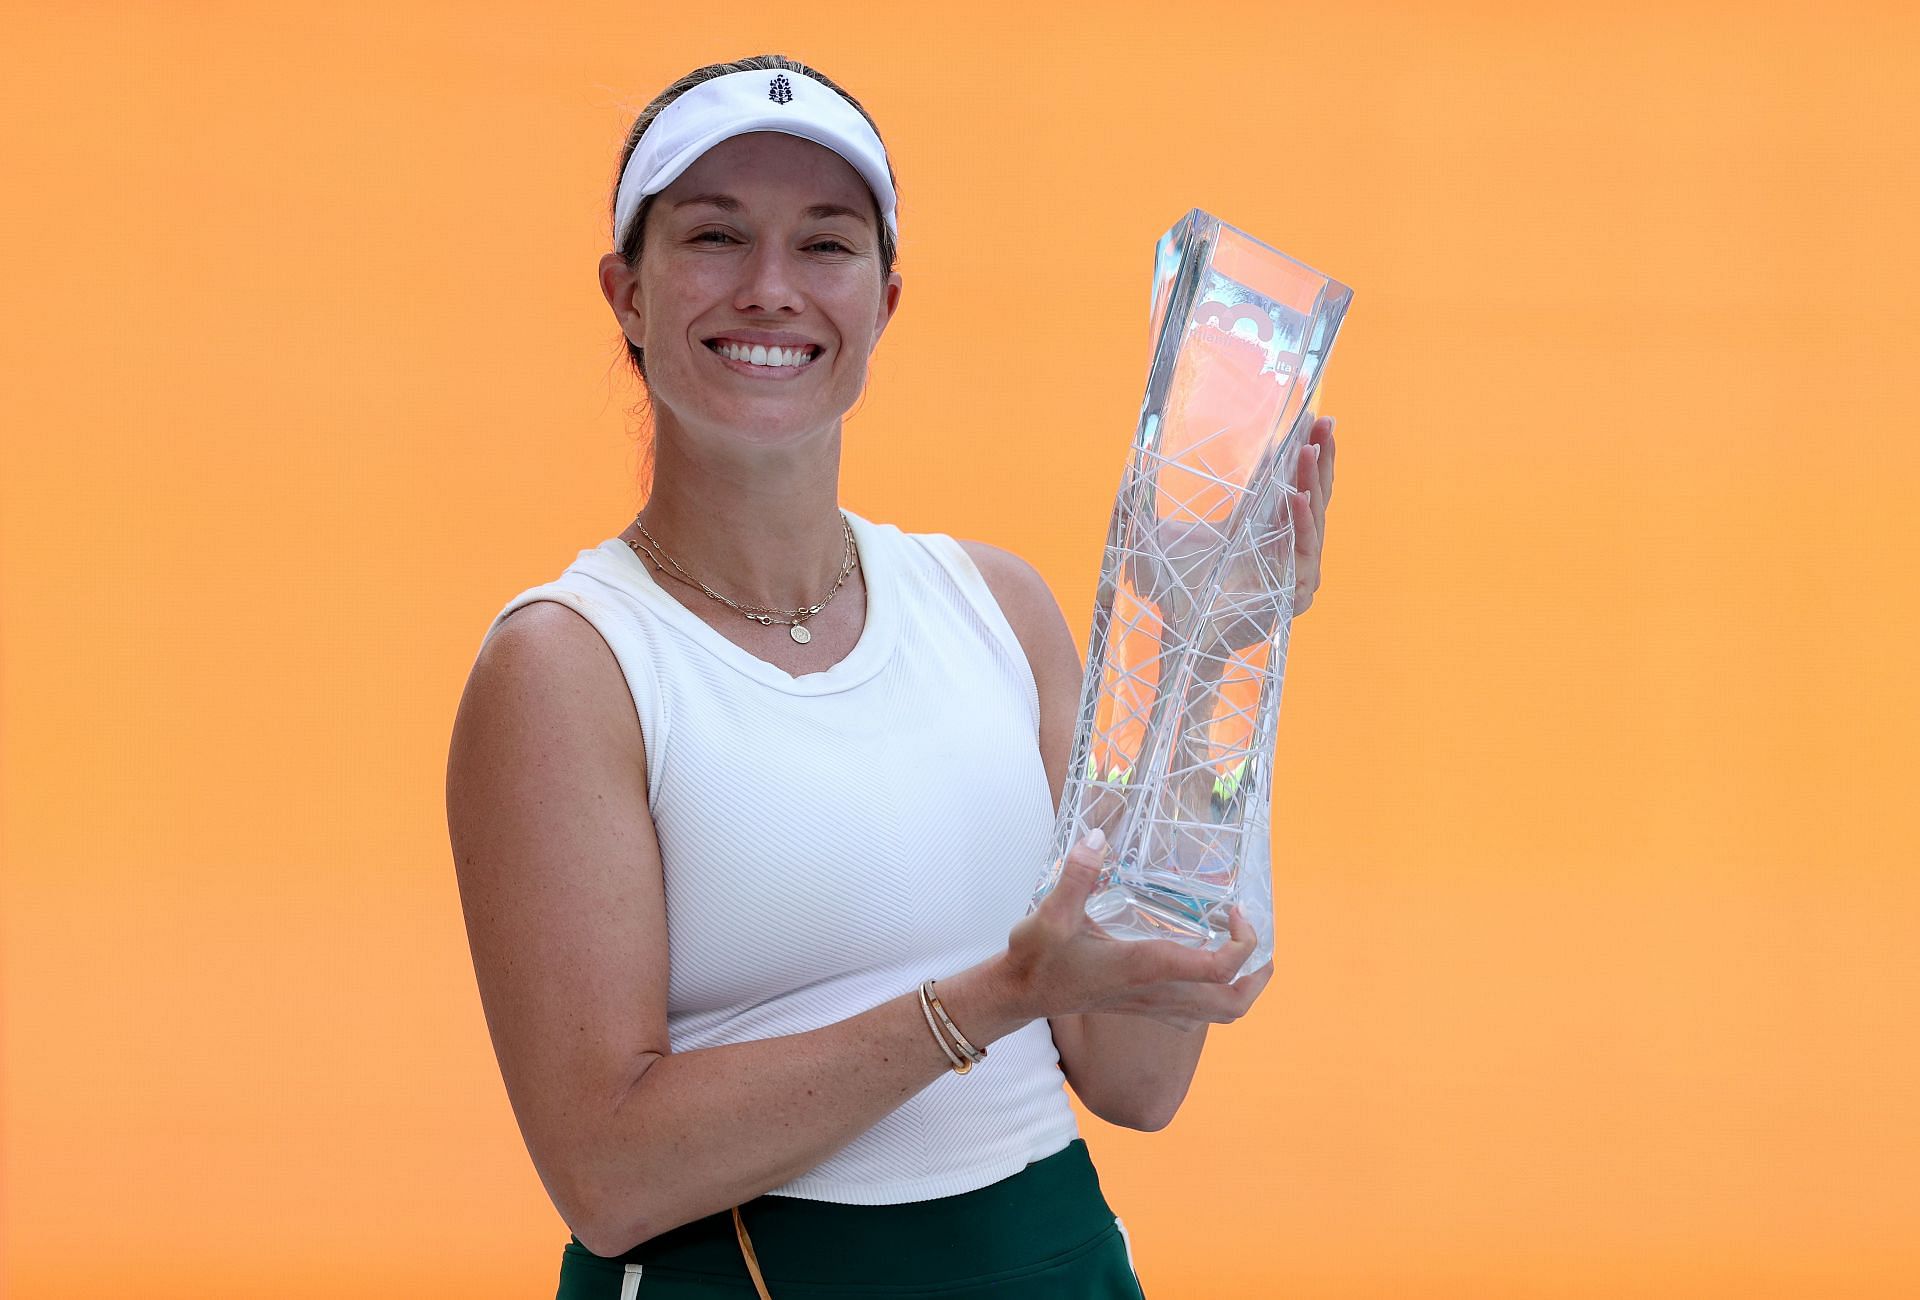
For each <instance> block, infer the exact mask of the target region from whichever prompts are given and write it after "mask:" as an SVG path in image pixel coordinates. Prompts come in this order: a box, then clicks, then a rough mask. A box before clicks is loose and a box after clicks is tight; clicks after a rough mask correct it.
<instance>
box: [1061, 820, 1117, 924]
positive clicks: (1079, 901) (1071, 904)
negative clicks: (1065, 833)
mask: <svg viewBox="0 0 1920 1300" xmlns="http://www.w3.org/2000/svg"><path fill="white" fill-rule="evenodd" d="M1106 850H1107V837H1106V834H1105V832H1103V831H1102V830H1101V829H1100V828H1099V827H1097V826H1096V827H1094V828H1093V829H1092V830H1090V831H1088V832H1087V834H1086V836H1085V837H1084V838H1083V839H1082V840H1081V841H1080V842H1079V843H1078V844H1076V845H1074V846H1073V848H1071V849H1070V850H1068V852H1067V857H1066V861H1064V862H1062V863H1061V864H1060V880H1059V883H1058V884H1056V885H1055V886H1054V888H1053V892H1054V893H1055V894H1056V895H1064V897H1063V898H1062V899H1061V901H1060V902H1059V903H1058V904H1056V906H1059V907H1064V908H1069V909H1071V910H1073V911H1076V912H1078V911H1084V910H1085V908H1086V905H1087V899H1088V898H1089V897H1091V896H1092V894H1093V886H1094V884H1095V883H1096V882H1097V881H1098V880H1099V879H1100V872H1101V870H1102V868H1103V867H1104V866H1105V864H1106V856H1107V853H1106Z"/></svg>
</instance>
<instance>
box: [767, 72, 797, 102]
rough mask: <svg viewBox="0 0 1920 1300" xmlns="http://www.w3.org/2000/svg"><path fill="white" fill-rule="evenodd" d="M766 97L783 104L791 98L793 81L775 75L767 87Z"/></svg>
mask: <svg viewBox="0 0 1920 1300" xmlns="http://www.w3.org/2000/svg"><path fill="white" fill-rule="evenodd" d="M767 98H768V99H771V100H772V101H773V102H774V103H776V104H784V103H786V102H787V101H788V100H790V99H792V98H793V83H792V82H791V81H788V80H787V79H786V78H785V77H775V78H774V79H773V84H772V85H770V86H768V87H767Z"/></svg>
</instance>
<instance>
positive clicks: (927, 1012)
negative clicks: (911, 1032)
mask: <svg viewBox="0 0 1920 1300" xmlns="http://www.w3.org/2000/svg"><path fill="white" fill-rule="evenodd" d="M920 1014H922V1015H924V1016H925V1017H926V1018H927V1028H928V1029H929V1030H931V1031H932V1033H933V1041H934V1042H936V1043H938V1044H940V1050H941V1051H943V1052H945V1053H946V1054H947V1059H948V1060H949V1061H951V1062H953V1072H954V1073H955V1074H965V1073H966V1072H967V1071H968V1070H971V1069H972V1068H973V1062H972V1061H963V1060H961V1059H960V1058H959V1057H958V1056H956V1055H955V1054H954V1051H953V1048H951V1047H949V1046H948V1045H947V1040H946V1037H945V1035H943V1034H942V1033H941V1032H940V1026H939V1025H937V1024H935V1023H934V1019H933V1008H932V1006H930V1005H929V1004H928V1002H927V986H926V984H922V985H921V986H920Z"/></svg>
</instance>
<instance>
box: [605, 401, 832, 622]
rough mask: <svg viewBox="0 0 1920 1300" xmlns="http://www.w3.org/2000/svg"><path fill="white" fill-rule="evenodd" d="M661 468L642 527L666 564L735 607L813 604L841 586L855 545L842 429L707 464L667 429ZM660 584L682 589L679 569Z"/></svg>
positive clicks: (659, 436) (659, 443) (659, 451)
mask: <svg viewBox="0 0 1920 1300" xmlns="http://www.w3.org/2000/svg"><path fill="white" fill-rule="evenodd" d="M654 461H655V464H654V476H653V490H652V492H650V493H649V494H648V497H647V504H646V507H645V509H643V510H642V511H641V512H640V516H639V522H640V523H641V524H644V525H645V526H646V529H647V532H649V533H652V534H653V536H654V539H655V540H656V542H657V543H658V549H659V551H664V552H665V554H662V555H660V561H661V563H663V564H665V563H666V560H667V557H668V556H671V557H672V558H673V559H674V560H676V561H678V562H679V563H680V565H681V566H682V567H683V568H684V569H685V570H686V572H687V574H688V575H689V576H691V577H692V578H694V579H697V580H698V581H700V582H704V583H705V584H706V585H707V586H709V587H711V588H713V589H714V590H715V591H717V592H719V593H720V594H721V595H722V596H725V597H727V599H729V600H733V601H738V602H739V603H740V604H742V605H763V606H766V607H767V608H770V609H778V610H791V609H799V608H802V607H804V606H807V605H811V604H814V603H815V602H817V601H819V600H821V599H822V598H824V597H825V596H826V594H827V592H828V590H829V589H831V588H832V586H833V584H834V582H835V581H836V580H838V579H839V577H840V571H841V569H842V568H843V567H844V566H845V563H846V551H847V540H846V530H845V527H844V525H843V524H842V522H841V515H840V500H839V498H840V433H839V429H838V428H837V427H836V428H835V429H833V430H832V432H831V437H830V439H828V440H827V442H826V445H824V446H823V445H821V444H820V443H815V444H813V445H812V446H811V447H794V448H791V449H779V448H766V447H762V448H757V449H755V454H754V456H753V457H752V458H751V459H750V460H720V459H715V458H713V457H711V456H708V457H699V456H696V455H693V454H690V453H689V451H688V449H687V448H686V446H685V445H684V444H683V443H682V442H681V441H680V440H679V439H677V438H673V437H669V436H664V431H661V432H658V433H656V438H655V447H654ZM627 531H628V532H629V533H633V534H636V535H637V534H638V533H639V529H638V528H634V527H630V528H629V529H628V530H627ZM638 540H640V541H641V542H642V543H645V542H646V538H645V537H644V536H640V537H639V538H638ZM856 573H857V570H856ZM661 576H671V577H672V578H673V579H674V580H675V581H684V579H682V578H680V577H679V575H678V573H677V571H676V570H675V569H674V568H673V566H672V565H671V564H667V565H666V575H661ZM854 580H855V579H854V578H853V577H849V578H848V579H847V581H848V582H850V583H851V582H853V581H854Z"/></svg>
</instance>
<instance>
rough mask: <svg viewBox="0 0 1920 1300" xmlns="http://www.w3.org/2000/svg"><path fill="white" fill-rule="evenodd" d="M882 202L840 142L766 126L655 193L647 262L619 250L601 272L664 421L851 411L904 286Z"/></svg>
mask: <svg viewBox="0 0 1920 1300" xmlns="http://www.w3.org/2000/svg"><path fill="white" fill-rule="evenodd" d="M874 206H875V205H874V201H873V196H872V193H871V192H870V191H869V190H868V189H867V186H866V182H864V181H862V180H861V179H860V174H859V173H858V172H856V171H854V169H853V166H852V165H851V164H850V163H848V162H847V160H846V159H844V158H842V157H840V155H839V154H836V153H834V152H833V151H832V150H831V149H827V148H825V147H824V146H822V145H818V144H815V143H814V142H813V141H811V140H802V139H800V138H799V137H797V136H790V135H782V134H779V133H777V132H765V131H757V132H751V133H749V134H746V135H738V136H734V137H733V138H732V139H730V140H723V141H721V142H720V143H719V144H717V145H715V146H714V147H713V148H711V149H709V150H708V151H707V152H706V153H705V154H703V155H701V157H700V158H699V159H698V160H697V161H696V162H695V163H694V164H693V166H691V167H689V168H688V169H687V170H686V171H685V172H683V173H682V174H681V175H680V176H679V177H678V178H677V179H675V181H674V182H673V183H672V184H671V185H669V186H668V187H667V188H666V189H665V190H662V191H661V192H660V193H659V194H658V195H657V196H655V198H654V203H653V207H652V209H651V210H650V212H649V213H648V216H647V227H646V235H645V242H644V244H643V245H642V248H641V252H640V261H639V265H638V267H637V268H636V273H635V274H633V275H632V276H631V277H630V278H629V277H628V275H627V274H626V272H625V268H624V264H623V263H622V262H621V261H620V258H619V257H618V255H617V254H609V255H608V258H607V259H603V261H602V272H601V274H602V283H603V288H605V289H606V290H607V292H608V298H609V301H610V302H612V304H613V307H614V311H615V313H616V315H618V316H619V317H620V322H621V326H622V328H623V329H624V330H625V331H626V335H627V337H628V338H629V339H631V340H633V342H634V343H635V344H637V345H638V346H640V347H642V348H644V349H645V350H646V356H647V380H648V386H649V388H650V389H651V390H652V398H653V404H654V408H655V411H656V414H657V416H658V417H659V419H660V420H661V422H662V424H663V425H664V424H665V422H666V421H669V420H671V421H672V422H673V423H674V424H676V425H677V426H679V428H680V429H681V430H683V431H685V432H686V433H688V434H690V435H692V436H696V437H702V438H707V437H724V438H729V439H735V440H742V441H748V442H752V443H755V444H760V445H772V444H778V443H785V442H791V441H793V440H795V439H798V438H804V437H806V436H808V435H811V434H818V433H822V432H825V431H830V430H833V429H837V428H838V427H839V423H840V419H841V417H842V416H844V415H845V414H846V413H847V411H848V410H849V409H850V408H851V407H852V406H853V404H854V402H855V401H857V400H858V399H859V396H860V390H861V388H862V386H863V385H864V384H865V382H866V375H867V360H868V358H869V357H870V356H871V355H872V353H873V349H874V345H875V344H877V343H878V342H879V339H880V335H881V333H882V331H884V330H885V329H886V326H887V322H888V321H889V320H891V319H892V317H893V312H894V310H895V308H896V307H897V306H898V304H899V299H900V283H901V280H900V276H899V275H898V274H897V273H895V274H893V275H890V276H888V277H887V279H886V280H885V281H884V282H883V281H882V280H881V277H880V232H879V229H878V228H877V227H876V226H875V224H874ZM761 348H764V349H766V350H765V351H764V352H762V351H757V350H756V349H761ZM796 362H797V363H798V364H795V363H796Z"/></svg>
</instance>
